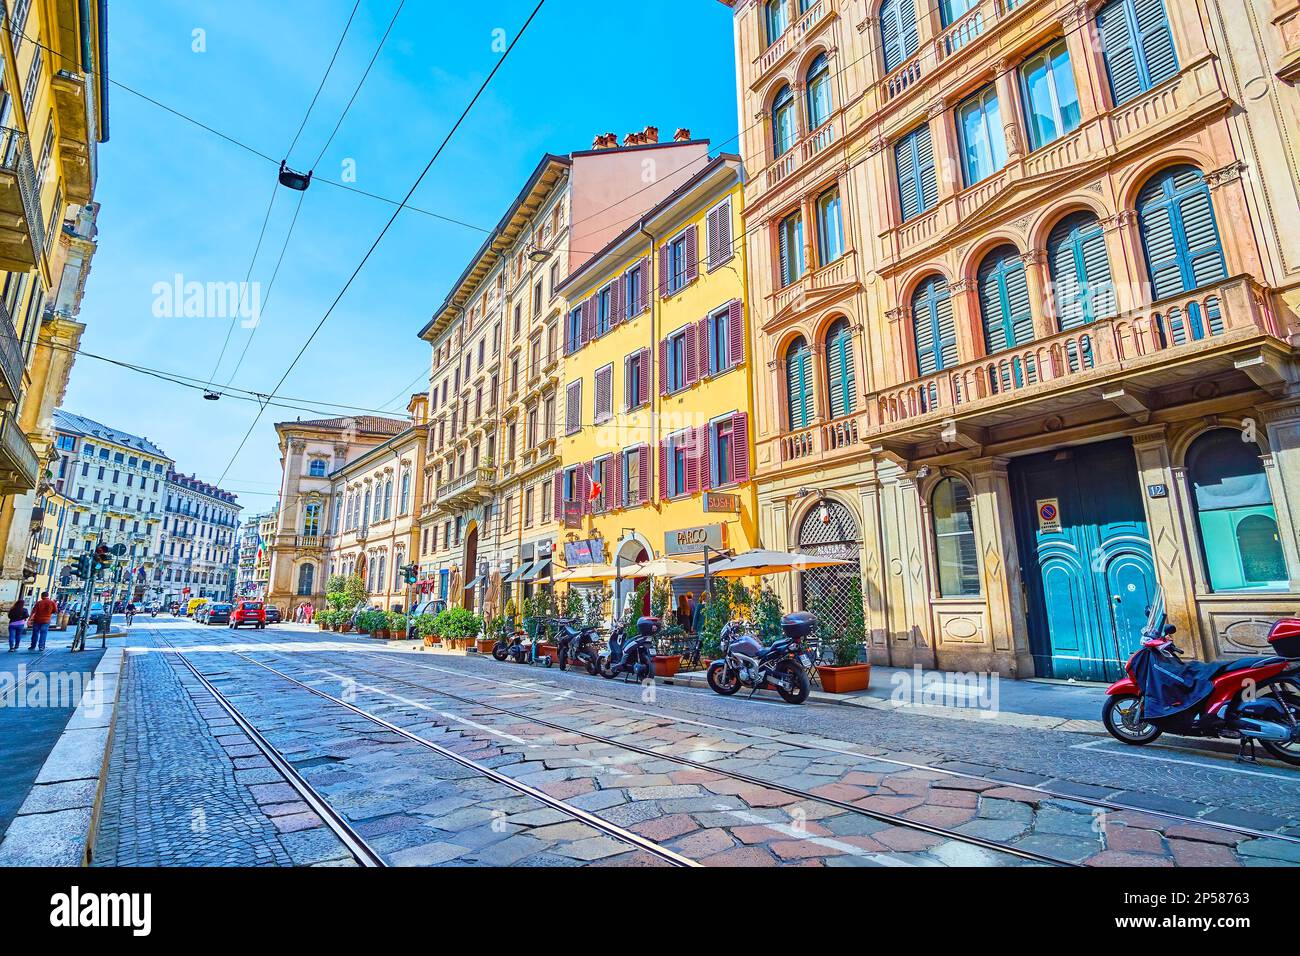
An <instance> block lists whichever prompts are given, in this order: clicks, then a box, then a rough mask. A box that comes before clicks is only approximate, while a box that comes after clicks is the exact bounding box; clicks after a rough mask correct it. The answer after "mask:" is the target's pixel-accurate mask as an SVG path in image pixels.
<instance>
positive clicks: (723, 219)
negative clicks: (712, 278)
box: [707, 199, 735, 272]
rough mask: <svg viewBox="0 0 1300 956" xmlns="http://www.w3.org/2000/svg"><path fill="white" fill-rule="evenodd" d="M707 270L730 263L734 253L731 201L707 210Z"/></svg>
mask: <svg viewBox="0 0 1300 956" xmlns="http://www.w3.org/2000/svg"><path fill="white" fill-rule="evenodd" d="M707 227H708V233H709V235H708V246H709V251H708V270H709V271H710V272H712V271H713V270H714V269H716V268H718V267H719V266H721V265H723V264H724V263H727V262H730V261H731V258H732V256H733V255H734V253H735V249H734V243H733V241H732V238H731V200H730V199H728V200H727V201H726V202H724V203H722V204H721V205H718V206H715V207H714V208H713V209H710V210H709V215H708V221H707Z"/></svg>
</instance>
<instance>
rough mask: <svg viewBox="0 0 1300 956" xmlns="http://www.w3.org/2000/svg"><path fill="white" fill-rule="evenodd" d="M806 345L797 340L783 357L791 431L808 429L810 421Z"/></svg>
mask: <svg viewBox="0 0 1300 956" xmlns="http://www.w3.org/2000/svg"><path fill="white" fill-rule="evenodd" d="M809 354H810V353H809V351H808V343H807V342H805V341H804V340H803V339H797V340H796V341H795V342H794V343H793V344H792V345H791V346H790V348H789V349H788V350H787V351H786V353H785V355H786V358H785V374H786V399H787V403H788V411H789V417H790V428H791V430H794V429H798V428H806V427H808V423H809V421H810V420H811V419H812V376H811V375H810V374H809V373H810V372H811V371H812V369H811V368H810V363H809Z"/></svg>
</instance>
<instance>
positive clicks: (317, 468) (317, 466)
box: [307, 458, 325, 478]
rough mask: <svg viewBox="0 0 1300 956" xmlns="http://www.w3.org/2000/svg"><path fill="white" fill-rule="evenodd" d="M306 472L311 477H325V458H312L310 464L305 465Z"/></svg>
mask: <svg viewBox="0 0 1300 956" xmlns="http://www.w3.org/2000/svg"><path fill="white" fill-rule="evenodd" d="M307 474H308V475H309V476H311V477H312V478H324V477H325V459H323V458H313V459H312V460H311V464H310V465H308V466H307Z"/></svg>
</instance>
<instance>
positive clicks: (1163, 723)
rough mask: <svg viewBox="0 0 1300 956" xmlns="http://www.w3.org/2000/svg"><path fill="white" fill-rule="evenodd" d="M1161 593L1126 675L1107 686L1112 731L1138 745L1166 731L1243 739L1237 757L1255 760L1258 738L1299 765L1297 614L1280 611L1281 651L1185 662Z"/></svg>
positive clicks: (1276, 634) (1275, 632)
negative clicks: (1283, 615)
mask: <svg viewBox="0 0 1300 956" xmlns="http://www.w3.org/2000/svg"><path fill="white" fill-rule="evenodd" d="M1174 633H1175V627H1174V625H1172V624H1169V623H1168V618H1167V617H1166V614H1165V602H1164V595H1163V594H1157V596H1156V601H1155V603H1154V604H1153V605H1152V607H1151V610H1150V612H1149V614H1148V617H1147V623H1146V626H1145V627H1144V628H1143V629H1142V646H1141V647H1140V648H1139V649H1138V650H1137V651H1136V652H1135V653H1134V654H1133V656H1132V657H1130V658H1129V660H1128V663H1127V664H1126V665H1124V669H1125V671H1126V672H1127V675H1128V676H1126V677H1124V678H1123V679H1122V680H1118V681H1116V682H1115V683H1114V684H1112V685H1111V686H1110V687H1109V688H1108V689H1107V690H1106V694H1107V698H1106V704H1105V706H1104V707H1103V708H1102V712H1101V719H1102V722H1103V723H1104V724H1105V725H1106V729H1107V730H1108V731H1110V734H1111V736H1112V737H1114V738H1115V739H1116V740H1120V741H1123V742H1124V743H1126V744H1132V745H1133V746H1137V747H1141V746H1144V745H1146V744H1149V743H1151V742H1152V741H1154V740H1155V739H1156V738H1158V737H1159V736H1160V735H1161V734H1165V733H1170V734H1177V735H1179V736H1181V737H1223V738H1228V739H1231V740H1237V741H1239V742H1240V752H1239V753H1238V755H1237V759H1238V760H1239V761H1243V762H1253V761H1254V760H1255V744H1256V742H1258V743H1260V744H1263V746H1264V749H1265V750H1266V751H1268V753H1269V754H1270V755H1272V756H1273V757H1276V758H1277V759H1278V760H1282V761H1285V762H1286V763H1290V764H1296V765H1300V620H1298V619H1295V618H1283V619H1282V620H1280V621H1278V622H1277V623H1276V624H1274V625H1273V627H1272V629H1271V630H1270V631H1269V634H1268V642H1269V644H1270V645H1272V648H1273V650H1274V651H1276V652H1277V655H1278V656H1267V657H1239V658H1230V659H1228V660H1220V661H1214V662H1213V663H1204V662H1201V661H1184V660H1183V659H1182V657H1181V653H1182V652H1181V651H1180V650H1179V649H1178V647H1177V646H1176V645H1175V644H1174V642H1173V641H1172V640H1170V635H1172V634H1174Z"/></svg>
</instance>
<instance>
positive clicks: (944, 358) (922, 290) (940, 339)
mask: <svg viewBox="0 0 1300 956" xmlns="http://www.w3.org/2000/svg"><path fill="white" fill-rule="evenodd" d="M912 336H913V341H914V343H915V345H916V371H917V374H918V375H931V374H933V373H934V372H938V371H940V370H942V369H945V368H951V367H952V366H954V365H956V364H957V330H956V326H955V325H954V323H953V317H952V294H951V293H950V292H949V290H948V281H947V280H946V279H944V278H943V277H942V276H930V277H929V278H928V279H926V280H925V281H923V282H922V283H921V284H920V285H919V286H918V287H917V289H916V292H915V293H913V295H912Z"/></svg>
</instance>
